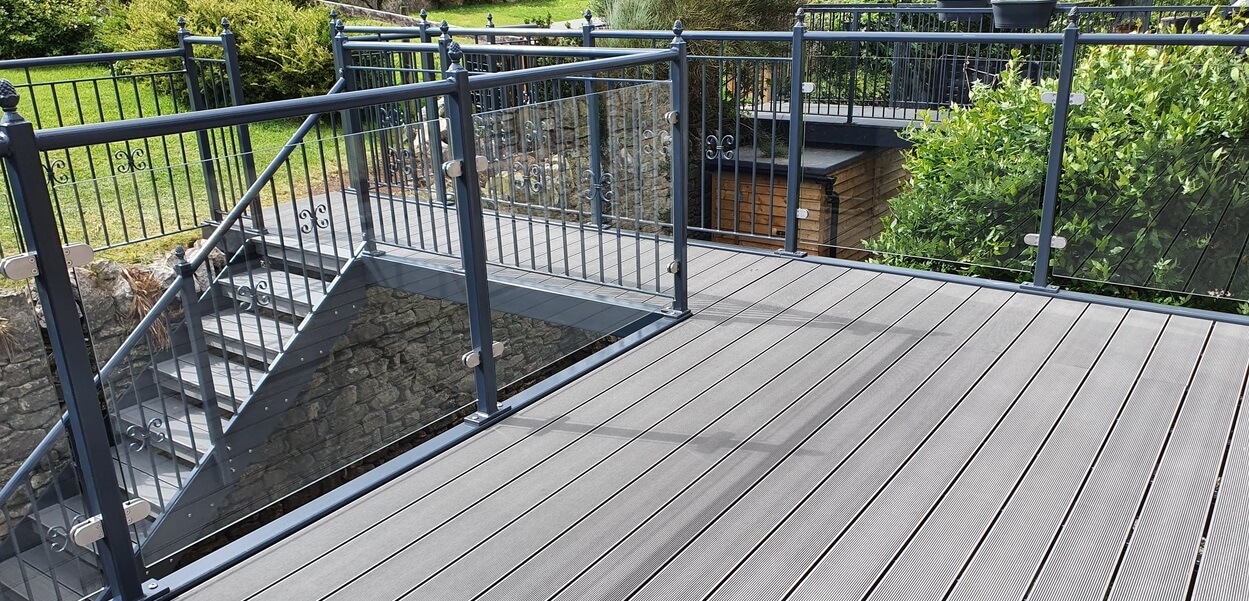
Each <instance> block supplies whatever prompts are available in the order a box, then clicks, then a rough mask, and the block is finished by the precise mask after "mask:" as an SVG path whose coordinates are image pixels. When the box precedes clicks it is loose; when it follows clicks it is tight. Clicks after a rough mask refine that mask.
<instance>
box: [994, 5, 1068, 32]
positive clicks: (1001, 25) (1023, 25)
mask: <svg viewBox="0 0 1249 601" xmlns="http://www.w3.org/2000/svg"><path fill="white" fill-rule="evenodd" d="M992 5H993V26H994V27H996V28H998V29H1042V28H1045V27H1046V26H1048V25H1049V23H1050V17H1052V16H1054V9H1055V8H1057V7H1058V0H993V3H992Z"/></svg>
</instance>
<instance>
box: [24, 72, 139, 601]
mask: <svg viewBox="0 0 1249 601" xmlns="http://www.w3.org/2000/svg"><path fill="white" fill-rule="evenodd" d="M18 101H19V97H18V94H17V90H16V89H15V88H14V87H13V84H11V83H9V81H8V80H0V108H2V109H3V111H4V116H3V117H2V118H0V155H2V156H4V157H5V160H4V162H5V166H6V169H7V173H8V176H9V182H10V184H11V186H12V190H13V200H14V203H15V204H16V207H17V213H18V219H19V221H20V222H21V226H22V234H23V237H24V238H25V241H26V247H27V248H29V249H31V250H32V251H34V252H35V253H36V255H35V263H36V266H37V268H38V275H36V276H35V287H36V288H37V289H38V292H39V303H40V306H41V308H42V309H43V315H44V319H45V321H46V322H47V328H48V339H49V341H50V342H51V347H52V356H53V358H54V359H55V360H56V367H57V370H56V371H57V378H58V379H59V380H60V384H61V392H62V394H63V395H64V398H65V405H66V409H67V412H68V420H69V421H68V424H67V426H68V431H69V435H70V442H71V444H72V445H73V453H74V459H75V460H76V461H75V462H76V463H77V466H78V472H79V476H80V478H81V481H82V488H83V494H84V495H85V496H86V500H87V511H88V513H89V515H92V516H97V515H98V516H100V517H101V519H102V521H103V528H104V539H103V540H101V541H99V542H98V543H97V544H96V551H97V553H98V554H99V557H100V562H101V563H100V565H101V567H102V568H103V569H104V575H105V577H106V578H107V582H108V584H109V587H110V588H111V591H112V593H113V595H114V597H117V598H120V599H123V600H125V601H132V600H137V599H142V598H143V597H144V594H143V586H142V576H141V575H140V574H141V571H140V569H139V564H138V561H137V559H136V557H135V554H134V548H133V547H132V546H131V542H130V530H129V527H128V526H127V523H126V514H125V511H124V510H123V508H122V501H123V500H122V496H121V495H122V493H121V488H120V487H119V485H118V482H117V475H116V474H115V473H114V472H113V451H112V448H111V446H110V445H109V433H108V427H107V425H106V424H105V421H104V414H103V413H102V412H101V410H100V397H99V394H98V392H97V390H96V387H95V381H94V376H93V375H92V368H91V359H90V356H89V354H88V351H87V344H86V342H85V341H84V340H83V336H82V321H81V320H80V319H79V317H78V306H77V304H76V303H75V302H74V297H75V294H74V288H73V284H72V282H71V280H70V275H69V269H68V268H67V267H66V264H65V252H64V249H63V248H62V247H61V238H60V235H59V234H58V232H57V225H56V223H57V222H56V214H55V210H54V209H53V207H52V198H51V196H50V195H49V194H48V182H47V180H46V179H44V171H43V167H42V165H41V163H40V160H39V151H38V149H37V147H36V140H35V128H34V126H33V125H32V124H31V123H30V122H29V121H27V120H26V119H24V118H22V116H21V115H19V114H18V113H17V104H18Z"/></svg>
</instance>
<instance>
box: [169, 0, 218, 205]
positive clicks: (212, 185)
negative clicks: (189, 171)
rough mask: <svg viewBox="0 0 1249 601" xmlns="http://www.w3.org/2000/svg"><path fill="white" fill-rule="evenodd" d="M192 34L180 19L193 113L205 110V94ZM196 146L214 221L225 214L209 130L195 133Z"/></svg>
mask: <svg viewBox="0 0 1249 601" xmlns="http://www.w3.org/2000/svg"><path fill="white" fill-rule="evenodd" d="M190 35H191V33H190V32H189V31H187V29H186V18H185V17H178V45H179V46H181V48H182V67H183V71H184V72H185V73H186V93H187V101H188V102H189V103H190V105H191V110H192V111H202V110H204V108H205V106H204V92H203V90H201V89H200V81H199V67H197V66H196V65H195V48H194V47H193V46H192V45H191V43H190V42H189V41H187V37H188V36H190ZM195 146H196V147H197V148H198V149H199V157H200V168H202V169H203V170H204V189H205V190H206V191H207V193H208V210H209V214H210V215H212V219H213V220H214V221H217V220H220V219H221V218H222V216H223V215H224V214H225V211H224V210H223V209H222V207H221V191H220V190H219V189H218V188H217V168H216V166H215V165H213V156H212V144H210V143H209V140H208V131H207V130H203V129H201V130H198V131H196V132H195Z"/></svg>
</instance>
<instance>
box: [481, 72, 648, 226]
mask: <svg viewBox="0 0 1249 601" xmlns="http://www.w3.org/2000/svg"><path fill="white" fill-rule="evenodd" d="M599 104H600V123H599V125H600V131H601V135H600V142H599V145H598V146H597V147H594V146H592V145H591V143H590V130H591V126H592V124H591V122H590V113H589V107H588V101H587V98H586V97H584V96H579V97H575V98H568V99H565V100H557V101H552V102H547V103H538V104H535V105H531V106H522V107H517V108H514V109H508V110H504V111H494V112H491V113H486V114H483V115H478V116H476V117H475V119H476V120H477V122H478V130H477V132H476V133H477V136H478V148H479V150H478V151H479V152H481V153H484V154H485V155H486V156H487V158H489V159H490V168H489V170H488V171H487V172H486V173H485V174H484V175H485V177H484V178H482V186H483V197H484V201H485V203H486V206H487V207H489V208H493V209H498V210H500V211H508V212H513V213H520V214H533V215H536V216H542V217H548V218H552V219H564V220H567V221H574V222H575V221H583V222H584V221H587V220H588V219H589V215H590V214H591V207H592V203H591V201H590V198H591V196H592V190H593V188H594V185H593V182H591V181H590V179H589V177H588V175H587V172H588V171H590V157H591V154H592V153H598V155H599V157H600V161H601V170H602V171H603V172H604V173H608V174H610V175H611V178H610V184H608V185H606V186H605V187H604V188H603V189H604V191H605V196H607V197H608V202H606V203H604V208H603V211H604V214H605V215H607V216H608V217H609V218H610V219H611V221H612V223H613V225H615V226H616V227H619V228H621V229H628V230H632V229H641V230H643V231H647V232H653V231H656V230H657V229H662V228H658V227H656V226H655V225H654V223H653V222H656V221H658V222H661V223H671V220H672V137H671V133H670V132H671V126H670V125H669V124H668V123H667V121H665V120H664V115H665V114H666V113H667V112H668V111H669V110H671V93H670V90H669V88H668V87H667V86H666V85H663V84H644V85H636V86H626V87H621V88H616V89H611V90H608V91H605V92H602V93H601V94H600V102H599Z"/></svg>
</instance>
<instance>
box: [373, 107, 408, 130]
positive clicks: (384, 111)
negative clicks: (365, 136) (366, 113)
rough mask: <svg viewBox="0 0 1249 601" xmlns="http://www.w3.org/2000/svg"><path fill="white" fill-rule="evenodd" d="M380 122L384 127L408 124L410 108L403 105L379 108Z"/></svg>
mask: <svg viewBox="0 0 1249 601" xmlns="http://www.w3.org/2000/svg"><path fill="white" fill-rule="evenodd" d="M377 119H378V124H379V125H381V126H382V127H398V126H400V125H407V124H408V110H407V109H405V108H403V107H398V106H397V107H395V108H391V109H388V108H385V107H382V108H380V109H378V117H377Z"/></svg>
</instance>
